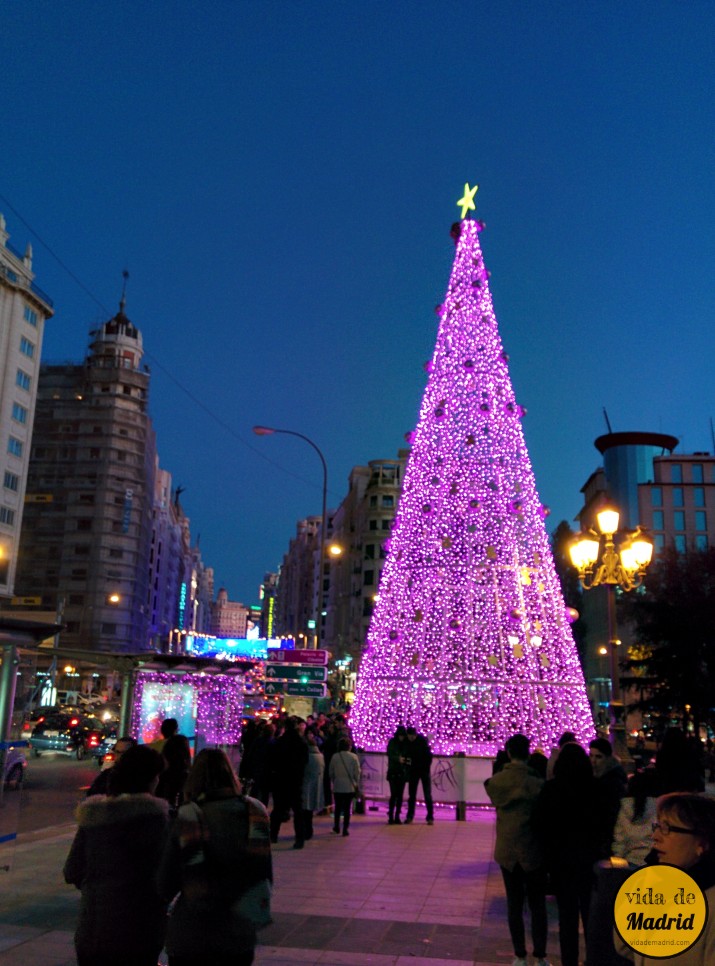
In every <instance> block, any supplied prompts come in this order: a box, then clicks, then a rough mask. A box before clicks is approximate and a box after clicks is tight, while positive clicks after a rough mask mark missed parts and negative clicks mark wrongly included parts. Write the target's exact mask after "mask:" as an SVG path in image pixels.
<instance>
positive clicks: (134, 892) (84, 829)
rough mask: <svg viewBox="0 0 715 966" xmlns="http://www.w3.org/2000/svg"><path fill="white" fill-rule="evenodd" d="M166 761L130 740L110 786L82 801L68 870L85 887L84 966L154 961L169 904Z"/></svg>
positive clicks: (79, 933) (80, 955)
mask: <svg viewBox="0 0 715 966" xmlns="http://www.w3.org/2000/svg"><path fill="white" fill-rule="evenodd" d="M163 767H164V763H163V761H162V757H161V755H160V754H159V753H158V752H156V751H154V750H153V749H152V748H149V747H148V746H146V745H139V746H137V747H135V748H130V749H129V750H128V751H126V752H125V753H124V754H123V755H122V757H121V758H120V760H119V761H118V762H117V763H116V765H115V766H114V768H112V773H111V777H110V782H109V794H108V795H95V796H93V797H92V798H88V799H86V800H85V801H83V802H81V803H80V805H79V806H78V808H77V823H78V829H77V834H76V835H75V838H74V841H73V843H72V847H71V849H70V852H69V855H68V856H67V861H66V862H65V867H64V876H65V881H66V882H68V883H70V884H71V885H76V886H77V888H78V889H80V890H81V892H82V899H81V902H80V912H79V922H78V923H77V930H76V932H75V947H76V950H77V963H78V966H100V964H101V966H156V963H157V959H158V957H159V953H160V952H161V949H162V946H163V945H164V933H165V928H166V909H167V904H166V902H164V901H163V900H162V899H161V898H160V897H159V893H158V891H157V886H156V873H157V868H158V866H159V859H160V856H161V854H162V851H163V848H164V843H165V839H166V835H167V831H168V824H169V806H168V803H167V802H165V801H163V800H162V799H160V798H155V797H154V794H153V792H154V791H155V789H156V786H157V782H158V780H159V775H160V774H161V772H162V770H163Z"/></svg>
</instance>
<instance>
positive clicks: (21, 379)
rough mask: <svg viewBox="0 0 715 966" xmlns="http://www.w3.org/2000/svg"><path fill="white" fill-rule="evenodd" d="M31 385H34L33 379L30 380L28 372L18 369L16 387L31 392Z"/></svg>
mask: <svg viewBox="0 0 715 966" xmlns="http://www.w3.org/2000/svg"><path fill="white" fill-rule="evenodd" d="M31 384H32V379H30V377H29V376H28V374H27V373H26V372H23V370H22V369H18V370H17V374H16V376H15V385H16V386H19V387H20V389H26V390H27V392H29V391H30V385H31Z"/></svg>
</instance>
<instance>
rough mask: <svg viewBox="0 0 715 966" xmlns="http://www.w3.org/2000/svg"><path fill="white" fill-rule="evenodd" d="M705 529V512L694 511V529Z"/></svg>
mask: <svg viewBox="0 0 715 966" xmlns="http://www.w3.org/2000/svg"><path fill="white" fill-rule="evenodd" d="M707 528H708V522H707V514H706V513H705V510H696V511H695V529H696V530H707Z"/></svg>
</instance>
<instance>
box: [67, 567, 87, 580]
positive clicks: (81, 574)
mask: <svg viewBox="0 0 715 966" xmlns="http://www.w3.org/2000/svg"><path fill="white" fill-rule="evenodd" d="M70 576H71V577H72V580H85V579H86V577H87V570H86V568H84V567H80V568H76V569H75V570H73V571H72V572H71V574H70Z"/></svg>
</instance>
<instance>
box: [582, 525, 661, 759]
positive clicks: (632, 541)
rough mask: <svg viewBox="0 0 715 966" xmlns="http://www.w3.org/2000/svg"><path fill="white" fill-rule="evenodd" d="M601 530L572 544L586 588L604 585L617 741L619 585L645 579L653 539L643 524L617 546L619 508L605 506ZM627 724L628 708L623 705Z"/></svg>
mask: <svg viewBox="0 0 715 966" xmlns="http://www.w3.org/2000/svg"><path fill="white" fill-rule="evenodd" d="M596 519H597V521H598V529H599V531H600V535H599V533H596V532H594V531H593V530H590V531H588V532H587V533H582V534H579V535H578V536H577V537H576V538H575V540H574V542H573V543H572V545H571V547H570V548H569V550H570V554H571V562H572V563H573V565H574V566H575V567H576V569H577V570H578V576H579V580H580V582H581V585H582V586H583V587H584V589H585V590H590V589H591V588H592V587H598V586H600V585H602V584H603V585H604V586H605V588H606V606H607V618H608V655H609V669H610V674H611V702H610V705H611V725H612V733H611V741H612V742H613V743H615V741H616V736H615V731H616V727H617V725H618V724H619V722H618V717H617V713H616V704H617V702H620V700H621V682H620V669H619V667H618V656H617V652H616V648H617V647H618V644H619V643H620V642H619V641H618V638H617V636H616V596H615V594H616V587H621V588H622V589H623V590H625V591H629V590H633V589H634V588H636V587H639V586H640V585H641V583H642V582H643V578H644V577H645V573H646V570H647V568H648V565H649V564H650V562H651V559H652V556H653V541H652V540H651V539H650V537H649V536H648V535H647V534H646V532H645V531H644V530H643V529H642V528H641V527H640V526H638V527H636V529H635V530H633V531H631V532H628V533H626V534H625V535H623V538H622V540H621V542H620V544H619V548H618V549H617V548H616V544H615V541H614V535H615V534H616V532H617V531H618V522H619V514H618V511H617V510H614V509H612V508H610V507H603V508H602V509H601V510H600V511H599V512H598V513H597V514H596ZM623 724H624V726H625V708H624V709H623Z"/></svg>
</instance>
